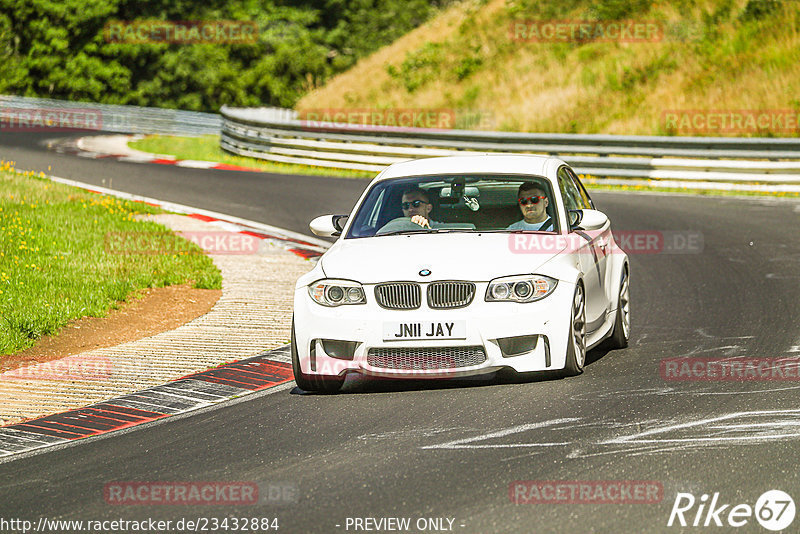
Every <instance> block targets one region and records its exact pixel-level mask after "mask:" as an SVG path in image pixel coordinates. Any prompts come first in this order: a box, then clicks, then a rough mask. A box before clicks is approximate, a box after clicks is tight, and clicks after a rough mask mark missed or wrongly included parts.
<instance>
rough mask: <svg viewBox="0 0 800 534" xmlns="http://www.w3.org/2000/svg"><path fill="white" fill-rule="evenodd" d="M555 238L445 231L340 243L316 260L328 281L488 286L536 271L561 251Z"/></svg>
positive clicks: (346, 240)
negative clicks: (501, 278)
mask: <svg viewBox="0 0 800 534" xmlns="http://www.w3.org/2000/svg"><path fill="white" fill-rule="evenodd" d="M520 236H524V241H523V240H522V239H523V237H520ZM556 237H557V236H555V235H553V234H530V233H529V234H508V233H456V232H448V233H439V234H410V235H396V236H379V237H367V238H360V239H340V240H339V241H337V242H336V243H335V244H334V245H333V246H332V247H331V248H330V249H329V250H328V252H326V253H325V255H324V256H323V257H322V259H321V260H320V261H321V266H322V269H323V271H324V272H325V276H327V277H328V278H345V279H349V280H355V281H358V282H361V283H363V284H375V283H379V282H385V281H393V280H415V281H420V282H422V281H433V280H472V281H475V282H488V281H489V280H491V279H493V278H497V277H499V276H506V275H514V274H526V273H534V272H536V270H537V269H538V268H539V267H540V266H542V265H543V264H544V263H546V262H547V261H549V260H550V259H551V258H553V257H554V256H555V255H557V254H558V253H559V252H561V251H562V250H563V249H564V248H566V244H563V246H562V244H560V243H558V240H557V239H554V238H556ZM521 245H524V246H521ZM424 269H427V270H430V271H431V273H430V275H428V276H422V275H420V271H422V270H424Z"/></svg>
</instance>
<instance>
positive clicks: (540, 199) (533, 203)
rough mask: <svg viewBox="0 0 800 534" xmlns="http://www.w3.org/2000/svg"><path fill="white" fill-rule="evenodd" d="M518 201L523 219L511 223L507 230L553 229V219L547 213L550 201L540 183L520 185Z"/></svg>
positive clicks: (548, 230) (550, 230)
mask: <svg viewBox="0 0 800 534" xmlns="http://www.w3.org/2000/svg"><path fill="white" fill-rule="evenodd" d="M517 203H518V205H519V210H520V211H521V212H522V220H521V221H518V222H515V223H514V224H512V225H510V226H509V227H508V228H506V230H533V231H537V230H538V231H542V232H552V231H553V220H552V219H551V218H550V217H549V216H548V215H547V206H548V205H549V203H550V201H549V200H548V199H547V195H546V194H545V192H544V191H543V190H542V188H541V187H540V186H539V185H538V184H536V183H535V182H525V183H523V184H522V185H520V186H519V190H518V192H517Z"/></svg>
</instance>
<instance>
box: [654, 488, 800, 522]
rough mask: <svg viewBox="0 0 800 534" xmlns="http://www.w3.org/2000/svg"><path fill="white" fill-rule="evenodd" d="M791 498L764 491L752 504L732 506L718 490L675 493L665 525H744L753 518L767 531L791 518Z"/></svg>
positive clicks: (778, 491)
mask: <svg viewBox="0 0 800 534" xmlns="http://www.w3.org/2000/svg"><path fill="white" fill-rule="evenodd" d="M795 511H796V510H795V505H794V500H793V499H792V498H791V497H790V496H789V494H788V493H786V492H783V491H781V490H770V491H766V492H764V493H763V494H762V495H761V496H760V497H759V498H758V500H756V504H755V506H750V505H749V504H746V503H741V504H736V505H731V504H729V503H725V502H723V500H722V499H721V498H720V495H719V492H717V493H714V494H713V495H712V496H711V500H710V502H709V496H708V495H707V494H703V495H702V496H700V498H699V499H696V498H695V496H694V495H692V494H691V493H678V495H677V496H676V497H675V502H674V503H673V505H672V512H670V514H669V521H667V526H668V527H671V526H673V525H674V526H682V527H686V526H692V527H722V526H728V527H734V528H738V527H743V526H745V525H747V524H748V523H749V522H750V521H751V520H752V519H753V518H754V517H755V519H756V521H758V523H759V524H760V525H761V526H762V527H764V528H765V529H767V530H772V531H778V530H783V529H785V528H787V527H788V526H789V525H791V524H792V521H794V515H795Z"/></svg>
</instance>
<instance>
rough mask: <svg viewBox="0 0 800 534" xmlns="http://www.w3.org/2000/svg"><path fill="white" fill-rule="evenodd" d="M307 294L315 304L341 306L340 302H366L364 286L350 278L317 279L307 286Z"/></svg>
mask: <svg viewBox="0 0 800 534" xmlns="http://www.w3.org/2000/svg"><path fill="white" fill-rule="evenodd" d="M308 294H309V295H311V298H312V299H314V301H315V302H316V303H317V304H322V305H323V306H341V305H342V304H366V303H367V299H366V297H365V296H364V288H363V287H362V286H361V284H359V283H358V282H353V281H351V280H334V279H332V278H330V279H326V280H317V281H316V282H314V283H313V284H311V285H310V286H308Z"/></svg>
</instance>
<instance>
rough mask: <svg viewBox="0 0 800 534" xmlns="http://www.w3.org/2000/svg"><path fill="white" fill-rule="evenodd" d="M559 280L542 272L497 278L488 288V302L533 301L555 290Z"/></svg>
mask: <svg viewBox="0 0 800 534" xmlns="http://www.w3.org/2000/svg"><path fill="white" fill-rule="evenodd" d="M556 284H558V280H555V279H553V278H550V277H549V276H544V275H541V274H523V275H519V276H506V277H504V278H495V279H494V280H492V281H491V282H489V287H488V288H486V302H533V301H535V300H541V299H543V298H545V297H546V296H547V295H549V294H550V293H552V292H553V290H554V289H555V288H556Z"/></svg>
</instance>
